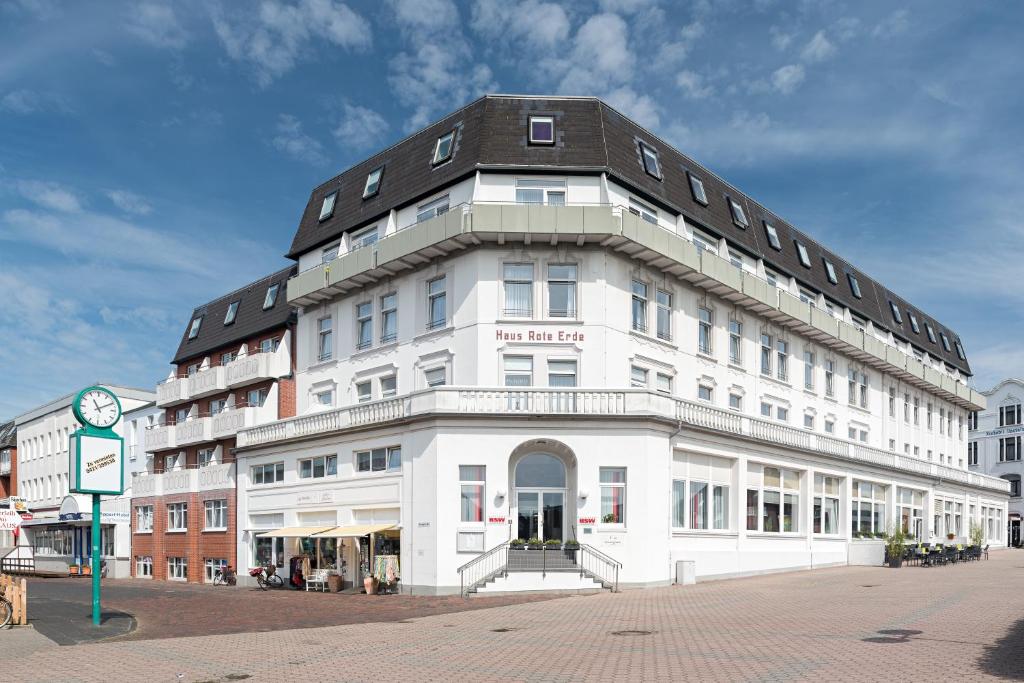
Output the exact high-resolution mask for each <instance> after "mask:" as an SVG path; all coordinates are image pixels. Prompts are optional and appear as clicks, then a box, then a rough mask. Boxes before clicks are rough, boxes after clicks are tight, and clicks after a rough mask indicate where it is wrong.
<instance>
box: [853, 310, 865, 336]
mask: <svg viewBox="0 0 1024 683" xmlns="http://www.w3.org/2000/svg"><path fill="white" fill-rule="evenodd" d="M850 322H851V323H852V324H853V326H854V327H856V328H857V329H858V330H860V331H861V332H863V331H864V328H865V327H867V325H868V324H867V321H865V320H864V319H863V318H861V317H859V316H857V315H856V314H854V313H851V314H850Z"/></svg>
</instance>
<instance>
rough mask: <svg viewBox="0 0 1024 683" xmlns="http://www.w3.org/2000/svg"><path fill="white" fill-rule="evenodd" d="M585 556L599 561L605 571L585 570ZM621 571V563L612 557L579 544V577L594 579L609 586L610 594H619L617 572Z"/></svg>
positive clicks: (591, 547)
mask: <svg viewBox="0 0 1024 683" xmlns="http://www.w3.org/2000/svg"><path fill="white" fill-rule="evenodd" d="M587 556H591V557H593V558H594V559H595V560H599V562H600V563H602V564H604V565H605V567H604V569H605V571H604V572H598V571H595V570H593V569H588V568H587V562H586V558H587ZM620 569H622V563H621V562H619V561H618V560H616V559H615V558H613V557H609V556H608V555H605V554H604V553H603V552H601V551H600V550H598V549H597V548H595V547H593V546H590V545H587V544H585V543H580V576H581V577H582V576H584V575H590V576H591V578H595V579H597V580H598V581H600V582H601V583H602V584H611V590H612V593H618V592H619V570H620Z"/></svg>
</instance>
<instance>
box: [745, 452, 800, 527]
mask: <svg viewBox="0 0 1024 683" xmlns="http://www.w3.org/2000/svg"><path fill="white" fill-rule="evenodd" d="M747 482H748V483H747V530H748V531H762V532H764V533H780V532H785V533H795V532H798V531H800V520H799V517H800V473H799V472H795V471H793V470H785V469H780V468H778V467H766V466H762V465H757V464H754V463H748V465H747Z"/></svg>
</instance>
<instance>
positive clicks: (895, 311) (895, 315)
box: [889, 301, 903, 325]
mask: <svg viewBox="0 0 1024 683" xmlns="http://www.w3.org/2000/svg"><path fill="white" fill-rule="evenodd" d="M889 310H890V311H892V319H893V320H895V321H896V324H897V325H902V324H903V316H902V315H900V307H899V306H897V305H896V304H894V303H893V302H891V301H890V302H889Z"/></svg>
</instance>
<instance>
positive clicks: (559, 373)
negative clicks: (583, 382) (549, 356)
mask: <svg viewBox="0 0 1024 683" xmlns="http://www.w3.org/2000/svg"><path fill="white" fill-rule="evenodd" d="M548 386H549V387H574V386H576V361H574V360H549V361H548Z"/></svg>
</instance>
